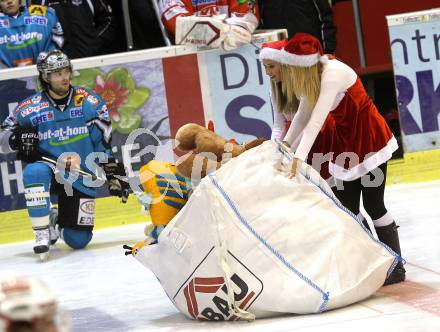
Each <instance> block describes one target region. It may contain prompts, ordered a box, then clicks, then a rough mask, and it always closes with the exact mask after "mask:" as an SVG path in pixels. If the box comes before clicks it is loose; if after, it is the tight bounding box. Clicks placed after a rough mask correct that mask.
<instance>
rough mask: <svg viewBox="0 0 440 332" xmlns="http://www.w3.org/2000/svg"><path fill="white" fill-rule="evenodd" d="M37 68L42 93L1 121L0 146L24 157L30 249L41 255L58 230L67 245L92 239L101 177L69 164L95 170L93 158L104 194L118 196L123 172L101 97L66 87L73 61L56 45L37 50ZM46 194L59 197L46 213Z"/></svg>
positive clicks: (77, 246)
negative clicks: (86, 174)
mask: <svg viewBox="0 0 440 332" xmlns="http://www.w3.org/2000/svg"><path fill="white" fill-rule="evenodd" d="M37 68H38V71H39V77H38V79H39V82H40V84H41V86H42V87H43V91H42V92H39V93H37V94H35V95H33V96H31V97H29V98H27V99H25V100H24V101H22V102H21V103H19V105H18V106H17V107H16V108H15V110H14V111H13V112H12V114H10V115H9V117H8V118H7V119H6V120H5V121H4V123H3V125H2V128H1V132H0V152H2V153H8V152H13V151H16V152H17V158H18V159H21V160H22V161H24V162H26V163H27V165H26V166H25V168H24V171H23V183H24V188H25V198H26V206H27V209H28V213H29V217H30V220H31V224H32V228H33V230H34V233H35V237H36V243H35V246H34V252H35V253H36V254H40V257H41V258H42V259H46V258H47V256H48V253H49V246H50V245H51V244H54V243H55V242H56V241H57V239H58V236H59V235H61V237H62V239H63V240H64V242H65V243H66V244H67V245H68V246H70V247H71V248H73V249H81V248H84V247H85V246H86V245H87V244H88V243H89V242H90V240H91V239H92V230H93V225H94V207H95V199H94V198H95V194H96V187H99V186H101V185H102V184H103V181H101V183H99V181H94V180H92V179H90V178H88V177H83V176H79V175H78V172H75V170H78V169H80V170H83V171H85V172H89V173H94V172H95V170H96V168H97V167H98V164H97V163H96V162H97V161H99V163H100V164H101V165H102V168H103V169H104V172H105V174H106V177H107V182H108V186H109V192H110V194H112V195H117V196H121V195H122V194H123V192H124V190H125V189H126V188H127V187H128V184H126V183H125V182H124V181H121V180H119V179H118V178H116V176H115V175H117V173H118V174H119V175H123V173H124V172H123V166H122V167H121V165H120V164H119V163H116V162H115V159H114V158H113V155H112V152H111V150H110V140H111V132H112V128H111V122H110V120H109V116H108V111H107V107H106V105H105V103H104V101H103V99H102V98H101V97H100V96H99V95H97V94H96V93H94V92H92V91H89V90H86V89H84V88H82V87H73V86H71V76H72V66H71V63H70V60H69V58H68V57H67V55H65V54H64V53H62V52H61V51H57V50H55V51H51V52H49V53H42V54H40V56H39V59H38V62H37ZM47 158H50V159H51V160H55V161H57V163H56V165H57V166H54V165H53V163H52V164H51V163H48V162H47ZM69 164H70V165H69ZM69 166H70V167H69ZM60 168H61V171H60ZM69 169H70V171H69ZM51 192H52V193H55V194H57V195H58V213H57V211H56V210H53V211H52V213H50V208H51V202H50V193H51ZM55 224H56V225H55ZM55 226H56V227H55ZM58 228H59V230H60V234H58V233H59V232H58V231H57V229H58Z"/></svg>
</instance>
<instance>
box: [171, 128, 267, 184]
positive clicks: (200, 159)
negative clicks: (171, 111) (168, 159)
mask: <svg viewBox="0 0 440 332" xmlns="http://www.w3.org/2000/svg"><path fill="white" fill-rule="evenodd" d="M264 141H265V139H264V138H257V139H255V140H253V141H251V142H249V143H246V144H244V145H239V144H237V143H236V142H235V140H230V141H227V140H226V139H224V138H222V137H220V136H219V135H217V134H216V133H215V132H214V131H213V130H210V129H207V128H205V127H202V126H200V125H198V124H195V123H188V124H186V125H183V126H182V127H180V128H179V130H178V131H177V133H176V142H177V143H176V148H177V149H179V150H181V151H190V153H187V154H185V155H184V156H183V157H181V158H180V159H179V160H178V161H177V163H176V167H177V172H178V173H179V174H180V175H182V176H185V177H187V178H190V179H193V180H200V179H201V178H203V177H205V176H206V174H207V173H210V172H212V171H214V170H216V169H218V168H220V166H221V165H222V164H224V163H225V162H227V161H228V160H230V159H231V158H233V157H236V156H238V155H240V154H242V153H243V152H245V151H246V150H249V149H251V148H254V147H256V146H258V145H260V144H261V143H263V142H264ZM194 177H196V179H194Z"/></svg>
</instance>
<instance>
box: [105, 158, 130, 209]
mask: <svg viewBox="0 0 440 332" xmlns="http://www.w3.org/2000/svg"><path fill="white" fill-rule="evenodd" d="M102 168H103V169H104V172H105V176H106V178H107V185H108V191H109V192H110V195H112V196H118V197H122V200H123V202H124V203H125V202H126V200H127V197H128V192H129V188H130V186H129V184H128V182H127V181H128V179H127V181H123V180H121V179H118V178H117V177H116V176H118V177H125V178H127V175H126V173H125V168H124V164H122V163H119V162H116V161H115V160H114V159H109V161H108V162H107V163H105V164H102Z"/></svg>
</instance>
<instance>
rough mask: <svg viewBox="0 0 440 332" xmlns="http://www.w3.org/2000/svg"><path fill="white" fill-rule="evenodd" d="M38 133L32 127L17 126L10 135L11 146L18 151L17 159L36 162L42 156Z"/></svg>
mask: <svg viewBox="0 0 440 332" xmlns="http://www.w3.org/2000/svg"><path fill="white" fill-rule="evenodd" d="M39 142H40V140H39V137H38V133H37V132H36V131H35V129H34V128H31V127H20V126H18V127H16V128H15V129H14V130H13V132H12V135H11V136H10V137H9V146H10V147H11V149H12V150H15V151H17V159H19V160H22V161H25V162H28V163H30V162H34V161H36V160H38V159H39V158H40V151H39V149H38V145H39Z"/></svg>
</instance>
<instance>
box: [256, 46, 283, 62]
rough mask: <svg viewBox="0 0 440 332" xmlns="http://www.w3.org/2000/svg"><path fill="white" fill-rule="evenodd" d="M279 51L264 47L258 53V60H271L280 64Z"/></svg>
mask: <svg viewBox="0 0 440 332" xmlns="http://www.w3.org/2000/svg"><path fill="white" fill-rule="evenodd" d="M280 57H281V50H278V49H276V48H271V47H264V48H262V49H261V51H260V55H259V59H260V61H263V60H272V61H276V62H281V58H280Z"/></svg>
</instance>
